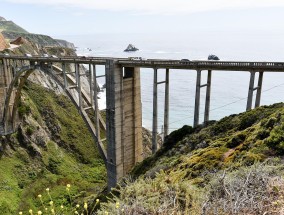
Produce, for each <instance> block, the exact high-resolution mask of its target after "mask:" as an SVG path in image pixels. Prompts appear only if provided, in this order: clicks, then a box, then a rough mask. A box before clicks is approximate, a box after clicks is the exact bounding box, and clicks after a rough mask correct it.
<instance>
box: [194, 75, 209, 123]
mask: <svg viewBox="0 0 284 215" xmlns="http://www.w3.org/2000/svg"><path fill="white" fill-rule="evenodd" d="M211 77H212V71H211V70H208V73H207V83H206V84H203V85H201V70H197V76H196V90H195V105H194V120H193V127H196V126H198V124H199V115H200V114H199V110H200V90H201V88H202V87H206V100H205V111H204V123H205V124H206V123H207V122H208V121H209V112H210V94H211Z"/></svg>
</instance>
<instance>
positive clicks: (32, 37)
mask: <svg viewBox="0 0 284 215" xmlns="http://www.w3.org/2000/svg"><path fill="white" fill-rule="evenodd" d="M0 32H2V34H3V35H4V37H5V38H6V39H8V40H10V41H13V40H15V39H17V38H18V37H22V38H25V39H26V40H28V41H29V42H31V43H34V44H36V45H37V46H38V47H41V48H42V47H46V46H51V47H64V48H69V49H75V46H74V44H72V43H70V42H67V41H65V40H59V39H53V38H52V37H50V36H47V35H41V34H32V33H29V32H28V31H26V30H25V29H23V28H21V27H20V26H18V25H16V24H15V23H14V22H12V21H7V20H6V19H5V18H3V17H0Z"/></svg>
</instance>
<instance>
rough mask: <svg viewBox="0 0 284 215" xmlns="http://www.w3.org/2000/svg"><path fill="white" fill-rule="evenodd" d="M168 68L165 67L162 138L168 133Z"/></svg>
mask: <svg viewBox="0 0 284 215" xmlns="http://www.w3.org/2000/svg"><path fill="white" fill-rule="evenodd" d="M169 81H170V78H169V69H166V80H165V110H164V139H165V137H166V136H167V135H168V134H169V101H170V96H169V93H170V89H169V87H170V86H169Z"/></svg>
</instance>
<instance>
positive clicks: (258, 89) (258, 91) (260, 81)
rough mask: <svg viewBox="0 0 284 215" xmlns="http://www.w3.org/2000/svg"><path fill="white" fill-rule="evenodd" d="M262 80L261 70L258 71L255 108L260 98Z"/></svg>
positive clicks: (258, 104)
mask: <svg viewBox="0 0 284 215" xmlns="http://www.w3.org/2000/svg"><path fill="white" fill-rule="evenodd" d="M262 80H263V72H259V76H258V84H257V91H256V98H255V107H256V108H257V107H259V106H260V98H261V90H262Z"/></svg>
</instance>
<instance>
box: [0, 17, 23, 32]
mask: <svg viewBox="0 0 284 215" xmlns="http://www.w3.org/2000/svg"><path fill="white" fill-rule="evenodd" d="M0 29H1V30H2V31H9V32H17V33H28V32H27V31H26V30H25V29H23V28H21V27H20V26H18V25H16V24H15V23H14V22H12V21H7V20H6V19H4V18H3V17H0Z"/></svg>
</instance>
